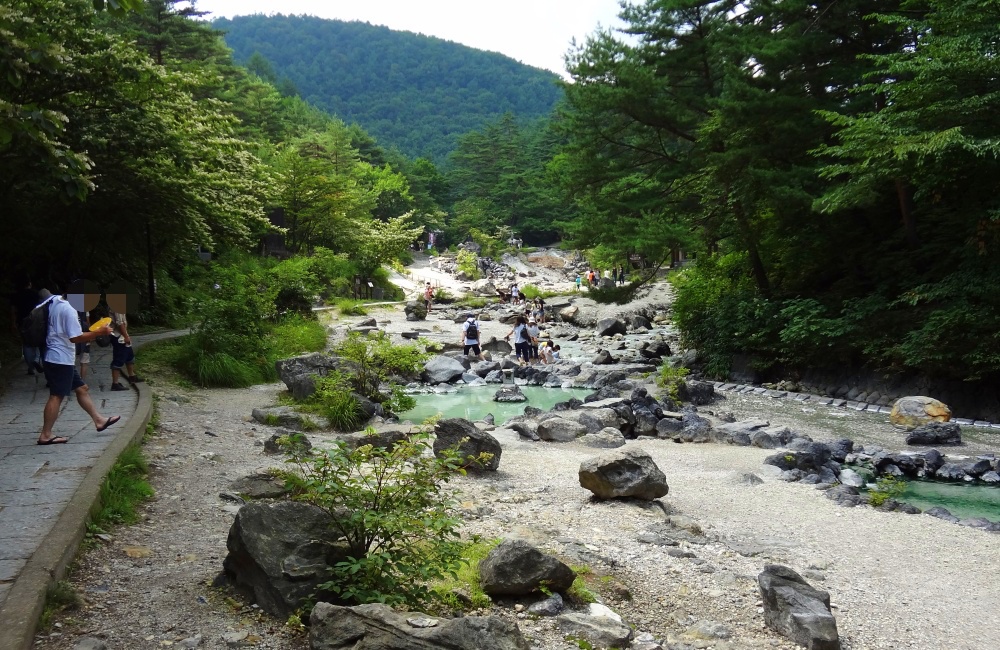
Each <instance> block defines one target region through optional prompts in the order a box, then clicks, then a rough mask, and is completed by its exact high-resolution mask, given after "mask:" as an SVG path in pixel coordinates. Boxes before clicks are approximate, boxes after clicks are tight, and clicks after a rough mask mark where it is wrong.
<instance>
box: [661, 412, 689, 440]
mask: <svg viewBox="0 0 1000 650" xmlns="http://www.w3.org/2000/svg"><path fill="white" fill-rule="evenodd" d="M683 429H684V421H683V420H678V419H677V418H669V417H668V418H660V421H659V422H657V423H656V437H657V438H673V437H674V436H675V435H676V434H678V433H680V432H681V431H682V430H683Z"/></svg>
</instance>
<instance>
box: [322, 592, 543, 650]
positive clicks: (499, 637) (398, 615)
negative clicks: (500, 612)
mask: <svg viewBox="0 0 1000 650" xmlns="http://www.w3.org/2000/svg"><path fill="white" fill-rule="evenodd" d="M309 645H310V648H311V649H312V650H362V649H365V650H528V648H529V647H530V646H529V645H528V642H527V641H525V639H524V637H523V636H522V635H521V630H520V629H519V628H518V627H517V623H514V622H513V621H507V620H506V619H503V618H501V617H499V616H462V617H459V618H434V617H430V616H428V615H427V614H422V613H419V612H397V611H396V610H394V609H392V608H391V607H389V606H387V605H381V604H377V603H373V604H369V605H357V606H355V607H338V606H337V605H331V604H329V603H317V604H316V606H315V607H313V610H312V614H310V615H309Z"/></svg>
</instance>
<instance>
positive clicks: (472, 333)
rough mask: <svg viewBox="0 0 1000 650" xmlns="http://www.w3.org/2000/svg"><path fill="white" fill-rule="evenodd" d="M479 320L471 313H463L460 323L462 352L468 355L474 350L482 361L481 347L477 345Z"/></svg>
mask: <svg viewBox="0 0 1000 650" xmlns="http://www.w3.org/2000/svg"><path fill="white" fill-rule="evenodd" d="M479 337H480V333H479V322H478V321H477V320H476V317H475V316H473V315H472V314H466V315H465V322H464V323H463V324H462V350H463V351H462V354H464V355H465V356H469V352H474V353H475V354H476V356H477V357H479V360H480V361H483V360H484V359H483V349H482V348H481V347H480V345H479Z"/></svg>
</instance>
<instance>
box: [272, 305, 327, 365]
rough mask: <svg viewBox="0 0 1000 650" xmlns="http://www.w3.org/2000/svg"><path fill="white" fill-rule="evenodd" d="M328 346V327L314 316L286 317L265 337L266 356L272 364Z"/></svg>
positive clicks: (294, 315)
mask: <svg viewBox="0 0 1000 650" xmlns="http://www.w3.org/2000/svg"><path fill="white" fill-rule="evenodd" d="M324 347H326V328H325V327H323V325H322V324H320V323H318V322H316V320H315V319H313V318H303V317H302V316H299V315H297V314H293V315H290V316H287V317H285V318H284V319H282V320H281V321H280V322H278V323H277V324H275V325H274V327H273V328H272V329H271V330H270V331H269V332H268V334H267V338H266V339H265V349H266V356H267V359H268V361H269V362H270V365H271V366H272V367H273V366H274V361H277V360H278V359H284V358H286V357H290V356H294V355H296V354H302V353H303V352H315V351H316V350H322V349H323V348H324Z"/></svg>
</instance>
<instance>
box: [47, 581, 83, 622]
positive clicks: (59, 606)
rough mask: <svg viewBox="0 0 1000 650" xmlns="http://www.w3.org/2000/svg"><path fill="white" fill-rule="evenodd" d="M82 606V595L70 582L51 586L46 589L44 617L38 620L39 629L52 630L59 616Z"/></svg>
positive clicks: (56, 583) (60, 582) (55, 583)
mask: <svg viewBox="0 0 1000 650" xmlns="http://www.w3.org/2000/svg"><path fill="white" fill-rule="evenodd" d="M81 604H83V600H82V599H81V598H80V594H78V593H77V592H76V589H74V588H73V585H71V584H70V583H69V582H68V581H66V580H60V581H58V582H54V583H52V584H50V585H49V586H48V587H47V588H46V589H45V605H44V607H43V608H42V616H41V618H39V620H38V629H39V630H48V629H50V628H51V627H52V623H53V619H54V618H55V616H56V615H57V614H61V613H62V612H68V611H72V610H74V609H77V608H79V607H80V605H81Z"/></svg>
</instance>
